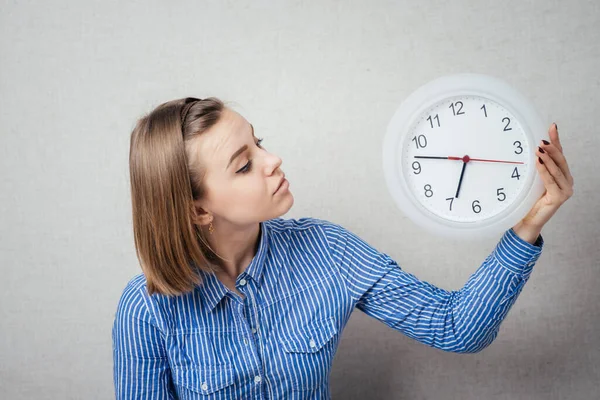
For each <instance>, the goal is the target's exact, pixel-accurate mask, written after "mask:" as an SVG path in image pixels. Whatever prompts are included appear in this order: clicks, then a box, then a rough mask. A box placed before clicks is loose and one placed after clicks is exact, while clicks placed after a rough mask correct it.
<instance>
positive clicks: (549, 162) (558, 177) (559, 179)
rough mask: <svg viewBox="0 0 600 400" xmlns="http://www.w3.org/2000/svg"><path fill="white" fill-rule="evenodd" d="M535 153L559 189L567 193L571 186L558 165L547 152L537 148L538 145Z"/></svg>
mask: <svg viewBox="0 0 600 400" xmlns="http://www.w3.org/2000/svg"><path fill="white" fill-rule="evenodd" d="M536 154H537V156H538V157H539V158H541V159H542V161H543V162H544V163H543V165H544V166H545V167H546V169H547V170H548V171H549V172H550V175H552V178H554V181H555V182H556V184H557V185H558V187H559V189H560V191H561V192H564V193H567V192H568V191H569V190H570V188H571V184H570V183H569V182H568V181H567V177H566V176H565V175H564V174H563V172H562V171H561V169H560V168H559V167H558V165H556V163H555V162H554V160H553V159H552V157H550V155H549V154H548V153H542V152H541V151H540V150H539V147H538V149H537V150H536ZM538 163H539V160H538Z"/></svg>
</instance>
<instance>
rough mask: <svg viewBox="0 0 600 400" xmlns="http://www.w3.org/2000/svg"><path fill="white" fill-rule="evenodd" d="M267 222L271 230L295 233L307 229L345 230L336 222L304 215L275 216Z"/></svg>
mask: <svg viewBox="0 0 600 400" xmlns="http://www.w3.org/2000/svg"><path fill="white" fill-rule="evenodd" d="M265 224H267V226H268V227H269V230H270V231H271V232H274V233H294V232H302V231H307V230H319V231H338V232H341V231H344V230H345V229H344V228H343V227H342V226H340V225H338V224H336V223H333V222H330V221H327V220H325V219H320V218H314V217H302V218H298V219H295V218H289V219H284V218H274V219H270V220H268V221H265Z"/></svg>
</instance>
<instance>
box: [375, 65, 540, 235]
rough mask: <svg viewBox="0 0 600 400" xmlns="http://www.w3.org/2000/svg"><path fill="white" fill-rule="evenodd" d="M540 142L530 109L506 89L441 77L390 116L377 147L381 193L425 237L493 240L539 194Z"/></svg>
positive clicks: (491, 81)
mask: <svg viewBox="0 0 600 400" xmlns="http://www.w3.org/2000/svg"><path fill="white" fill-rule="evenodd" d="M546 137H547V132H546V129H545V128H544V124H543V122H542V120H541V118H540V117H539V115H538V114H537V112H536V111H535V109H534V107H533V106H532V104H531V103H530V102H529V101H528V100H527V99H526V98H525V97H524V96H523V95H522V94H520V93H519V92H518V91H517V90H515V89H514V88H512V87H511V86H510V85H508V84H507V83H505V82H503V81H501V80H499V79H497V78H493V77H490V76H486V75H480V74H458V75H450V76H444V77H441V78H438V79H435V80H433V81H431V82H429V83H427V84H425V85H424V86H421V87H420V88H418V89H417V90H416V91H415V92H413V93H412V94H411V95H410V96H409V97H408V98H406V100H405V101H404V102H403V103H402V104H401V105H400V107H399V108H398V109H397V110H396V112H395V114H394V115H393V117H392V119H391V121H390V123H389V125H388V127H387V132H386V134H385V137H384V141H383V171H384V175H385V180H386V183H387V187H388V189H389V191H390V194H391V195H392V197H393V199H394V201H395V203H396V204H397V206H398V207H399V208H400V209H401V210H402V211H403V212H404V213H405V214H406V215H407V216H408V217H409V218H410V219H411V220H412V221H413V222H415V223H416V224H417V225H419V226H421V227H423V228H425V229H427V230H429V231H430V232H432V233H435V234H440V235H444V236H450V237H455V238H484V237H485V238H487V237H492V236H494V235H500V234H502V233H503V232H504V231H505V230H507V229H508V228H510V227H511V226H514V225H515V224H516V223H517V222H518V221H519V220H521V219H522V218H523V217H524V216H525V215H526V214H527V212H528V211H529V210H530V209H531V207H532V206H533V204H534V203H535V202H536V201H537V200H538V199H539V198H540V196H541V195H542V194H543V192H544V185H543V182H542V180H541V178H540V177H539V175H538V173H537V170H536V167H535V162H536V155H535V149H536V146H538V144H539V143H540V142H541V140H542V139H545V138H546Z"/></svg>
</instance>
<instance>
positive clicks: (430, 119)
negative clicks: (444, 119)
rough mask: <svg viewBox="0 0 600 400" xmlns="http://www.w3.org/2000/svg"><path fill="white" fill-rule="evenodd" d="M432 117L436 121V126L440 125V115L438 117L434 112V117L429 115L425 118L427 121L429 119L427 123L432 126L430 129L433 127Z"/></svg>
mask: <svg viewBox="0 0 600 400" xmlns="http://www.w3.org/2000/svg"><path fill="white" fill-rule="evenodd" d="M434 119H435V120H436V121H437V126H438V127H440V126H441V125H440V117H439V116H438V115H437V114H435V117H433V118H431V115H430V116H429V117H428V118H427V121H429V124H430V125H431V128H432V129H433V120H434Z"/></svg>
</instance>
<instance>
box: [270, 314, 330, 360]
mask: <svg viewBox="0 0 600 400" xmlns="http://www.w3.org/2000/svg"><path fill="white" fill-rule="evenodd" d="M336 333H337V328H336V326H335V322H334V319H333V318H332V317H330V318H325V319H320V320H316V321H312V322H311V323H310V324H309V325H307V326H306V327H304V328H303V329H302V330H300V331H299V332H293V333H289V334H287V335H286V336H284V337H282V338H281V339H280V343H281V345H282V346H283V349H284V350H285V351H287V352H288V353H315V352H317V351H319V350H320V349H321V348H322V347H323V346H324V345H325V344H326V343H327V342H329V340H331V338H332V337H333V336H334V335H335V334H336Z"/></svg>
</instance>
